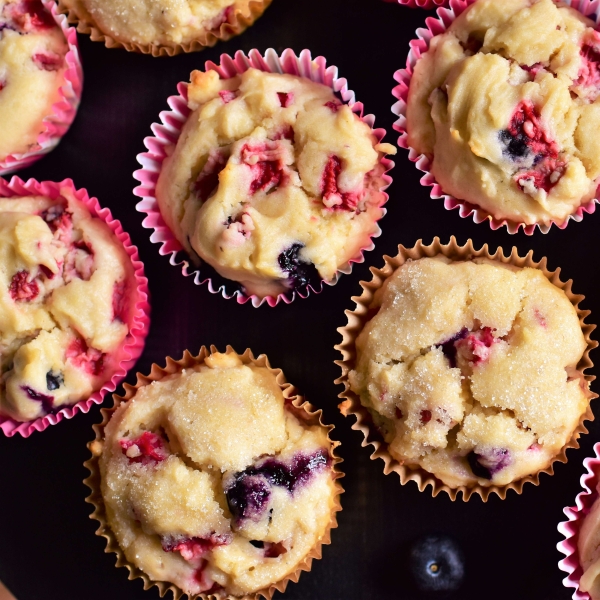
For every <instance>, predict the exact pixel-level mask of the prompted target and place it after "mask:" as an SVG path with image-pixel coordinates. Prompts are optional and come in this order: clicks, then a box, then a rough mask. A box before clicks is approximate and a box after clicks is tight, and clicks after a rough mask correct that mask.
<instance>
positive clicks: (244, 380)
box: [100, 353, 336, 596]
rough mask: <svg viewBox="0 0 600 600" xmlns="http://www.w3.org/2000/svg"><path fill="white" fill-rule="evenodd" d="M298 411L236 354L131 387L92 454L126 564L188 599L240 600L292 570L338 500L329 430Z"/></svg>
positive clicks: (263, 373) (266, 375)
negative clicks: (207, 595) (220, 596)
mask: <svg viewBox="0 0 600 600" xmlns="http://www.w3.org/2000/svg"><path fill="white" fill-rule="evenodd" d="M301 414H302V415H306V413H304V411H303V410H302V409H295V408H293V406H292V405H290V404H286V401H285V400H284V397H283V393H282V391H281V388H280V386H279V385H278V384H277V381H276V378H275V375H274V374H273V372H272V371H270V370H268V369H267V368H265V367H257V366H255V365H253V364H249V365H244V364H242V362H241V360H240V358H239V357H238V356H237V355H235V354H233V355H232V354H218V353H215V354H213V355H212V356H209V357H207V358H206V359H205V363H204V364H203V365H199V366H196V367H194V368H192V369H186V370H183V371H182V372H181V373H177V374H175V375H170V376H166V377H164V378H163V379H161V380H159V381H154V382H153V383H151V384H150V385H147V386H144V387H140V388H139V389H138V390H137V391H136V393H135V396H134V397H133V398H132V399H131V400H129V401H128V402H126V403H123V404H122V405H121V406H120V407H119V408H118V409H117V410H116V412H115V413H114V415H113V416H112V419H111V421H110V422H109V423H108V425H107V426H106V429H105V442H104V444H103V449H102V455H101V457H100V471H101V476H102V495H103V497H104V502H105V506H106V513H107V518H108V524H109V526H110V528H111V530H112V531H113V533H114V534H115V536H116V538H117V540H118V542H119V545H120V546H121V548H122V550H123V552H124V553H125V556H126V557H127V559H128V560H129V561H130V562H132V563H134V564H135V565H136V566H137V567H139V568H140V569H142V570H143V571H144V572H145V573H146V574H147V575H149V576H150V578H152V579H154V580H158V581H169V582H171V583H174V584H175V585H177V586H178V587H179V588H181V589H182V590H183V591H184V592H186V593H188V594H199V593H201V592H208V591H210V592H217V591H218V590H221V589H224V591H225V592H226V593H228V594H233V595H236V596H238V595H240V596H242V595H244V594H246V593H251V592H255V591H257V590H260V589H263V588H268V587H269V586H270V585H271V584H273V583H276V582H278V581H279V580H281V579H283V578H285V577H286V576H287V575H288V574H290V573H293V572H294V571H295V570H296V569H297V567H298V565H299V564H300V563H301V562H302V561H303V560H304V558H305V557H306V556H307V554H308V553H309V552H310V550H311V549H312V548H313V547H315V545H317V544H318V543H319V542H320V540H321V538H322V536H323V535H324V533H325V531H326V529H327V527H328V525H329V523H330V520H331V515H332V509H333V506H334V498H335V493H336V492H335V485H334V478H333V466H332V463H333V460H332V455H331V442H330V441H329V439H328V436H327V429H326V428H325V427H323V426H321V425H318V424H317V425H311V424H309V423H308V422H306V421H305V420H303V419H301V418H299V416H301ZM296 415H298V416H296Z"/></svg>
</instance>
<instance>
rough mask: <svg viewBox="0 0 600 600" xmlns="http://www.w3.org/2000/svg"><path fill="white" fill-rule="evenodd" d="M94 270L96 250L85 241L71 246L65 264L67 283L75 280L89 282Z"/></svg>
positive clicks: (79, 241)
mask: <svg viewBox="0 0 600 600" xmlns="http://www.w3.org/2000/svg"><path fill="white" fill-rule="evenodd" d="M93 270H94V250H93V249H92V247H91V246H90V245H89V244H88V243H87V242H85V241H84V240H78V241H77V242H74V243H73V244H72V245H71V248H70V249H69V251H68V252H67V255H66V257H65V263H64V269H63V272H64V277H65V282H66V283H69V282H70V281H72V280H73V279H83V280H84V281H88V280H89V278H90V277H91V276H92V273H93Z"/></svg>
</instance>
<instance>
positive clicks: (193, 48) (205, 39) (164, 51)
mask: <svg viewBox="0 0 600 600" xmlns="http://www.w3.org/2000/svg"><path fill="white" fill-rule="evenodd" d="M271 2H272V0H250V1H249V2H248V4H247V5H246V6H245V7H243V8H239V7H237V8H235V9H234V10H233V11H232V13H231V14H230V15H228V17H227V20H226V21H225V22H224V23H222V24H221V25H220V26H219V29H216V30H213V31H205V32H204V33H203V34H202V35H200V36H199V38H198V39H197V40H194V41H192V42H187V43H185V44H175V43H173V44H171V45H163V44H138V43H136V42H119V41H118V40H116V39H114V38H113V37H111V36H110V35H109V34H107V33H104V32H102V31H101V30H100V29H98V27H96V24H95V23H94V19H93V17H92V16H91V15H90V14H89V13H88V12H87V11H86V10H85V8H84V7H83V6H77V7H75V6H71V7H69V6H67V5H66V4H65V2H64V0H58V10H59V12H61V13H65V14H66V15H67V18H68V20H69V23H73V24H76V25H77V31H78V32H79V33H84V34H87V35H89V36H90V37H91V39H92V41H93V42H104V45H105V46H106V47H107V48H124V49H125V50H127V51H128V52H139V53H141V54H151V55H152V56H175V55H177V54H181V53H182V52H185V53H187V52H197V51H199V50H204V48H209V47H211V46H214V45H215V44H216V43H217V42H218V41H219V40H221V41H226V40H228V39H230V38H232V37H234V36H236V35H239V34H240V33H243V32H244V31H245V30H246V29H247V28H248V27H250V26H251V25H253V24H254V22H255V21H256V20H257V19H258V18H259V17H260V16H261V15H262V14H263V12H264V11H265V10H266V9H267V8H268V7H269V5H270V4H271Z"/></svg>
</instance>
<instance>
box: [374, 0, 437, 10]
mask: <svg viewBox="0 0 600 600" xmlns="http://www.w3.org/2000/svg"><path fill="white" fill-rule="evenodd" d="M383 1H384V2H390V3H394V4H396V3H397V4H400V6H408V7H409V8H425V9H427V10H430V9H432V8H435V7H436V6H443V5H444V4H446V3H447V2H448V0H383Z"/></svg>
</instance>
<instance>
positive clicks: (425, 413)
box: [421, 410, 431, 424]
mask: <svg viewBox="0 0 600 600" xmlns="http://www.w3.org/2000/svg"><path fill="white" fill-rule="evenodd" d="M429 421H431V411H430V410H422V411H421V423H423V424H425V423H429Z"/></svg>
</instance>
